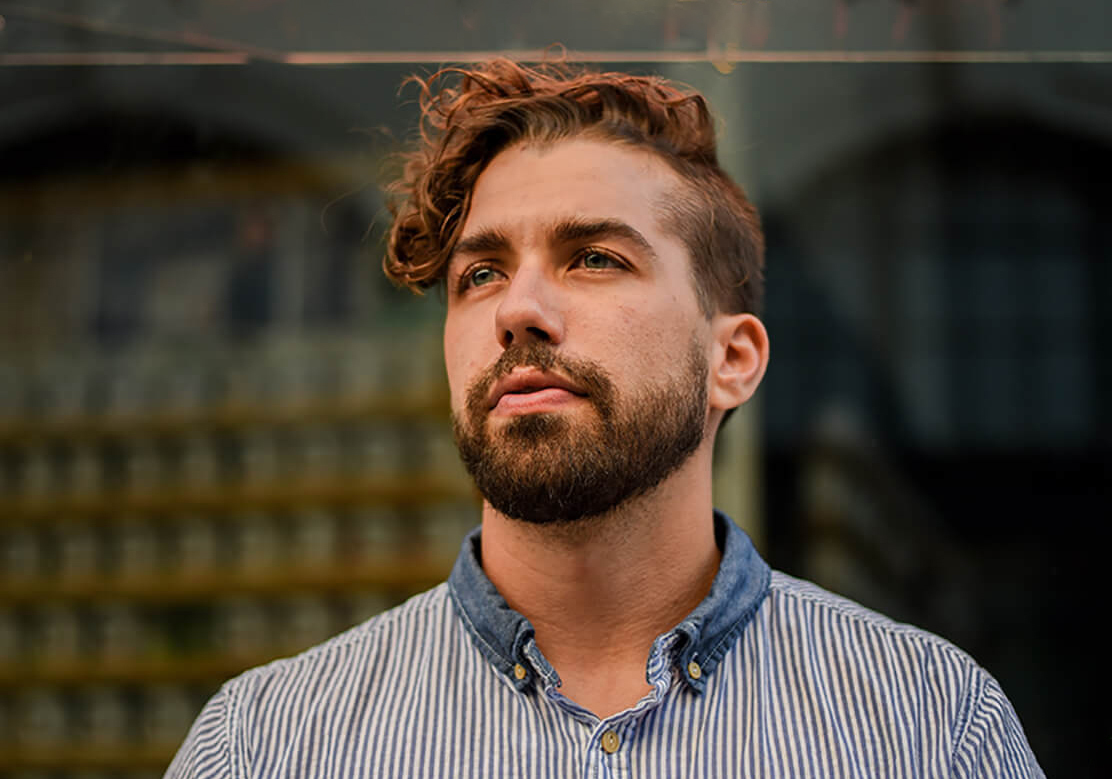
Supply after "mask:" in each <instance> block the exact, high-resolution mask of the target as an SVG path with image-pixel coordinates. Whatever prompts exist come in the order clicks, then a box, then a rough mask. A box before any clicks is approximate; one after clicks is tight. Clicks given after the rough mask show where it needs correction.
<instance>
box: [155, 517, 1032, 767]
mask: <svg viewBox="0 0 1112 779" xmlns="http://www.w3.org/2000/svg"><path fill="white" fill-rule="evenodd" d="M715 521H716V532H717V537H718V542H719V545H720V547H721V548H722V553H723V557H722V565H721V567H720V569H719V572H718V575H717V576H716V578H715V580H714V583H713V585H712V587H711V591H710V593H709V594H708V595H707V597H706V599H705V600H704V601H703V602H702V603H701V604H700V605H699V606H698V607H697V608H696V610H695V611H693V612H692V613H691V615H689V616H688V617H687V618H686V619H685V620H684V621H683V622H682V623H680V625H678V626H677V627H676V628H675V629H673V630H671V631H669V632H668V633H665V634H663V635H661V636H660V637H658V638H657V639H656V641H655V642H654V643H653V646H652V649H651V652H650V657H649V662H648V667H647V669H646V678H647V680H648V682H649V684H650V686H651V688H652V690H651V692H650V693H649V694H648V695H646V696H645V697H644V698H643V699H642V700H641V701H640V702H639V703H638V704H637V705H636V706H634V707H633V708H631V709H628V710H626V711H623V712H620V713H618V714H615V715H613V716H611V717H608V718H606V719H603V720H600V719H599V718H597V717H596V716H594V715H593V714H591V713H590V712H588V711H586V710H585V709H583V708H581V707H579V706H577V705H576V704H575V703H573V702H571V701H570V700H569V699H567V698H565V697H564V696H563V695H561V694H560V692H559V688H558V685H559V678H558V676H557V675H556V672H555V670H554V669H553V668H552V667H551V666H550V665H549V664H548V662H547V661H546V660H545V658H544V656H543V655H542V654H541V652H540V650H539V649H538V648H537V645H536V643H535V641H534V640H533V630H532V626H531V625H529V623H528V621H527V620H525V618H524V617H522V616H521V615H520V614H518V613H516V612H514V611H513V610H511V609H510V608H509V606H508V605H507V604H506V602H505V601H504V600H503V599H502V598H501V597H500V596H499V595H498V593H497V591H496V590H495V589H494V587H493V585H491V583H490V581H489V580H488V579H487V578H486V577H485V575H483V573H482V570H481V567H480V564H479V558H478V541H479V537H478V534H477V532H476V533H473V534H472V535H471V536H470V537H469V538H468V540H467V541H466V542H465V543H464V547H463V550H462V551H461V554H460V558H459V560H458V561H457V563H456V567H455V569H454V570H453V572H452V576H451V578H450V579H449V581H448V582H447V583H445V584H441V585H440V586H438V587H436V588H434V589H432V590H429V591H428V592H425V593H423V594H421V595H418V596H416V597H414V598H412V599H411V600H409V601H408V602H406V603H404V604H402V605H401V606H399V607H397V608H395V609H393V610H391V611H388V612H386V613H384V614H381V615H379V616H377V617H375V618H373V619H371V620H369V621H368V622H366V623H364V624H362V625H359V626H357V627H355V628H353V629H351V630H349V631H347V632H346V633H343V634H341V635H340V636H337V637H336V638H333V639H332V640H330V641H328V642H326V643H324V644H321V645H320V646H317V647H315V648H313V649H310V650H309V651H307V652H304V653H303V654H300V655H298V656H296V657H293V658H288V659H285V660H278V661H276V662H274V663H271V664H269V665H266V666H263V667H261V668H256V669H254V670H252V671H248V672H247V673H245V674H243V675H242V676H239V677H238V678H236V679H233V680H232V681H230V682H228V683H227V684H225V685H224V687H223V688H221V690H220V691H219V692H218V693H217V694H216V695H215V696H214V697H213V698H212V700H211V701H209V703H208V705H207V706H206V707H205V708H204V710H203V711H202V712H201V714H200V716H199V717H198V718H197V721H196V722H195V723H194V725H193V728H192V730H191V731H190V733H189V736H188V737H187V739H186V741H185V743H184V744H183V745H182V748H181V750H180V751H179V753H178V755H177V757H176V758H175V759H174V762H173V763H172V764H171V766H170V768H169V770H168V772H167V777H172V778H174V779H177V778H179V777H180V778H182V779H184V778H185V777H197V778H198V779H202V778H206V779H207V778H208V777H213V778H215V777H222V778H223V777H235V778H236V779H246V778H247V777H259V778H262V777H449V776H450V777H530V778H536V779H555V778H556V777H591V778H595V777H598V778H600V779H601V778H602V777H638V778H639V779H640V778H642V777H644V778H645V779H649V778H651V777H661V778H665V777H666V778H667V779H674V778H675V777H735V776H748V777H860V779H875V778H876V777H944V776H945V777H949V776H954V777H972V776H978V777H1039V776H1043V773H1042V771H1041V770H1040V768H1039V766H1038V764H1037V763H1036V761H1035V757H1034V755H1033V754H1032V752H1031V749H1030V747H1029V746H1028V744H1027V740H1026V738H1025V736H1024V734H1023V729H1022V727H1021V726H1020V723H1019V720H1018V719H1017V717H1016V714H1015V711H1014V710H1013V709H1012V706H1011V704H1010V703H1009V702H1008V700H1007V698H1006V697H1005V696H1004V693H1003V692H1002V691H1001V689H1000V687H999V685H998V684H997V683H996V681H995V680H994V679H993V678H992V677H991V676H989V674H988V673H987V672H986V671H984V669H982V668H981V667H980V666H978V665H977V664H976V663H975V662H974V661H973V660H972V659H971V658H969V656H967V655H966V654H964V653H963V652H962V651H961V650H959V649H957V648H956V647H954V646H953V645H951V644H949V643H947V642H946V641H944V640H942V639H941V638H938V637H937V636H934V635H931V634H929V633H926V632H923V631H921V630H918V629H916V628H913V627H910V626H908V625H902V624H898V623H895V622H892V621H891V620H889V619H886V618H884V617H882V616H880V615H878V614H876V613H874V612H871V611H869V610H867V609H864V608H862V607H861V606H858V605H856V604H854V603H852V602H850V601H847V600H845V599H843V598H840V597H837V596H835V595H832V594H830V593H828V592H826V591H824V590H822V589H820V588H818V587H816V586H814V585H812V584H808V583H806V582H803V581H799V580H797V579H793V578H791V577H789V576H786V575H784V574H781V573H777V572H772V571H770V570H769V569H768V567H767V565H766V564H765V563H764V562H763V561H762V560H761V559H760V557H758V556H757V554H756V552H755V551H754V549H753V547H752V545H751V544H750V542H749V539H748V538H747V537H746V536H745V534H744V533H742V532H741V531H740V530H739V529H738V528H736V527H735V526H734V524H733V523H732V522H730V521H729V520H728V519H726V518H725V517H724V516H722V515H716V518H715Z"/></svg>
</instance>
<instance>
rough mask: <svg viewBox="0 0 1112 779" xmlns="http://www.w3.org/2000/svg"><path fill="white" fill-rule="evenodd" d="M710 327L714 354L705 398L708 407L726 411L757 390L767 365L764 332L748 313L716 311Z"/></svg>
mask: <svg viewBox="0 0 1112 779" xmlns="http://www.w3.org/2000/svg"><path fill="white" fill-rule="evenodd" d="M711 328H712V335H713V338H714V358H713V361H712V363H711V365H710V387H709V390H710V392H709V398H708V399H709V401H710V407H711V408H712V409H721V410H723V411H726V410H728V409H731V408H734V407H736V406H740V405H741V404H742V403H744V402H745V401H747V400H749V398H751V397H753V393H754V392H756V391H757V387H758V385H760V383H761V379H762V378H763V377H764V372H765V368H767V367H768V354H769V350H768V332H767V331H766V330H765V327H764V324H762V322H761V320H759V319H757V317H755V316H753V315H752V314H719V315H717V316H716V317H715V318H714V320H713V321H712V322H711Z"/></svg>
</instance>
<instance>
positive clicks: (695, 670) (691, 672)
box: [687, 660, 703, 679]
mask: <svg viewBox="0 0 1112 779" xmlns="http://www.w3.org/2000/svg"><path fill="white" fill-rule="evenodd" d="M687 674H688V676H690V677H691V678H692V679H698V678H699V677H700V676H702V675H703V669H702V668H700V667H699V664H698V663H696V662H695V661H694V660H692V661H691V662H690V663H688V664H687Z"/></svg>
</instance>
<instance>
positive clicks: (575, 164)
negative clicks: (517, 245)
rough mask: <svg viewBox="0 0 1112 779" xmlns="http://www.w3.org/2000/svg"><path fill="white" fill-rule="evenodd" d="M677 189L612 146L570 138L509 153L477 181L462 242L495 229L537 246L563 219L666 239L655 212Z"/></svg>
mask: <svg viewBox="0 0 1112 779" xmlns="http://www.w3.org/2000/svg"><path fill="white" fill-rule="evenodd" d="M679 185H680V182H679V177H678V176H677V175H676V174H675V173H674V172H673V171H672V170H671V168H669V167H668V165H667V164H666V163H665V162H664V161H663V160H661V159H660V158H659V157H657V156H656V155H655V154H653V153H652V152H649V151H645V150H642V149H637V148H634V147H630V146H626V145H622V144H619V143H615V142H606V141H596V140H589V139H572V140H565V141H556V142H551V143H544V144H539V143H529V144H519V145H516V146H513V147H511V148H509V149H507V150H505V151H503V152H501V153H500V154H498V155H497V156H496V157H495V158H494V159H493V160H492V161H491V162H490V164H489V165H487V167H486V169H485V170H484V171H483V172H482V174H481V175H480V176H479V178H478V180H477V181H476V183H475V188H474V190H473V192H472V196H471V204H470V208H469V210H468V216H467V219H466V220H465V222H464V226H463V230H462V233H461V237H464V238H466V237H467V236H468V235H470V234H474V233H475V232H478V231H480V230H497V231H499V232H501V233H505V234H507V235H509V236H511V237H515V238H517V239H519V240H530V239H539V238H540V234H541V233H542V232H543V228H544V226H545V225H551V224H553V223H554V222H556V221H559V220H568V219H577V218H578V219H582V218H590V219H598V218H605V219H616V220H620V221H623V222H626V223H628V224H630V225H631V226H633V227H635V228H636V229H637V230H639V231H641V232H643V233H646V235H649V234H651V235H652V236H653V237H655V238H656V239H658V240H662V241H666V240H669V238H670V236H667V235H665V233H664V231H663V229H662V227H661V217H660V208H661V205H662V204H663V203H664V202H665V201H666V199H667V198H668V197H669V195H670V194H671V193H672V192H673V191H674V190H676V189H677V188H678V187H679Z"/></svg>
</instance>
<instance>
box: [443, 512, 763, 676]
mask: <svg viewBox="0 0 1112 779" xmlns="http://www.w3.org/2000/svg"><path fill="white" fill-rule="evenodd" d="M714 536H715V541H716V543H717V544H718V548H719V549H720V550H721V552H722V563H721V565H720V566H719V568H718V573H717V574H715V577H714V582H713V583H712V584H711V587H710V592H709V593H707V597H706V598H704V599H703V601H702V603H700V604H699V605H698V606H696V607H695V609H694V611H692V612H691V613H690V614H688V615H687V617H685V618H684V620H683V621H682V622H680V624H678V625H676V627H675V628H673V629H672V630H671V631H669V633H677V634H679V640H678V641H677V642H676V650H675V653H674V655H673V657H674V659H675V663H676V665H677V667H679V668H680V669H681V670H682V671H683V672H682V673H681V674H680V675H681V676H682V678H683V679H684V680H686V682H687V683H688V685H689V686H690V687H691V688H692V689H694V690H695V691H696V692H700V693H701V692H702V691H703V690H704V689H705V688H706V684H707V679H708V678H709V677H710V675H711V674H713V673H714V670H715V668H717V667H718V663H719V662H720V661H721V660H722V657H723V655H725V654H726V651H727V650H728V649H729V648H730V647H731V646H733V644H734V641H735V640H736V639H737V637H738V635H739V634H740V633H741V631H742V629H743V628H744V627H745V626H746V625H747V624H748V623H749V620H750V619H752V618H753V614H754V613H756V611H757V608H758V607H759V606H760V604H761V602H762V601H763V600H764V597H765V595H766V594H767V592H768V582H769V578H770V571H769V568H768V565H767V564H766V563H765V561H764V560H762V559H761V557H760V555H758V554H757V550H756V549H754V548H753V543H752V542H751V541H750V540H749V536H747V535H746V534H745V533H744V532H743V531H742V530H741V529H740V528H738V526H737V525H735V524H734V523H733V521H732V520H731V519H730V518H729V517H727V516H726V515H725V514H723V513H722V512H720V511H715V512H714ZM479 543H480V528H476V529H475V530H473V531H472V532H471V533H470V534H468V536H467V538H465V539H464V541H463V547H462V549H460V554H459V557H458V558H456V564H455V567H454V568H453V569H452V575H451V576H450V577H449V578H448V587H449V592H450V593H451V596H452V601H453V602H454V603H455V606H456V610H457V611H458V612H459V615H460V618H461V619H462V620H463V623H464V625H465V626H466V627H467V630H468V632H469V633H470V634H471V638H472V640H473V641H474V642H475V645H476V646H477V647H478V648H479V651H480V652H482V653H483V655H484V656H485V657H486V658H487V660H489V661H490V662H491V663H493V664H494V667H495V668H496V669H498V671H499V672H500V673H501V674H503V675H504V676H505V677H506V678H507V679H508V680H509V681H510V683H512V684H513V685H514V687H516V688H517V689H518V690H524V689H525V688H526V687H528V686H529V685H531V684H532V683H533V680H534V675H535V673H536V671H535V670H534V668H535V667H536V665H535V662H534V661H535V660H536V659H537V658H536V657H535V655H537V654H539V653H537V652H536V651H535V647H536V644H535V642H534V640H533V638H534V630H533V626H532V624H530V622H529V620H527V619H526V618H525V617H523V616H522V615H521V614H519V613H518V612H516V611H514V610H513V609H512V608H510V606H509V604H507V603H506V601H505V599H504V598H503V597H502V596H501V595H499V594H498V590H497V589H495V587H494V585H493V584H492V583H491V581H490V579H488V578H487V576H486V574H485V573H483V569H482V566H481V564H480V562H479V560H480V546H479ZM693 662H694V663H696V664H697V668H696V673H694V674H692V673H690V672H689V671H688V669H690V668H692V667H693V666H691V663H693ZM516 666H521V668H524V669H525V674H524V676H523V677H522V678H518V674H520V673H521V671H520V669H518V672H517V673H516V674H515V672H514V669H515V667H516ZM544 666H547V663H545V664H544Z"/></svg>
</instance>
